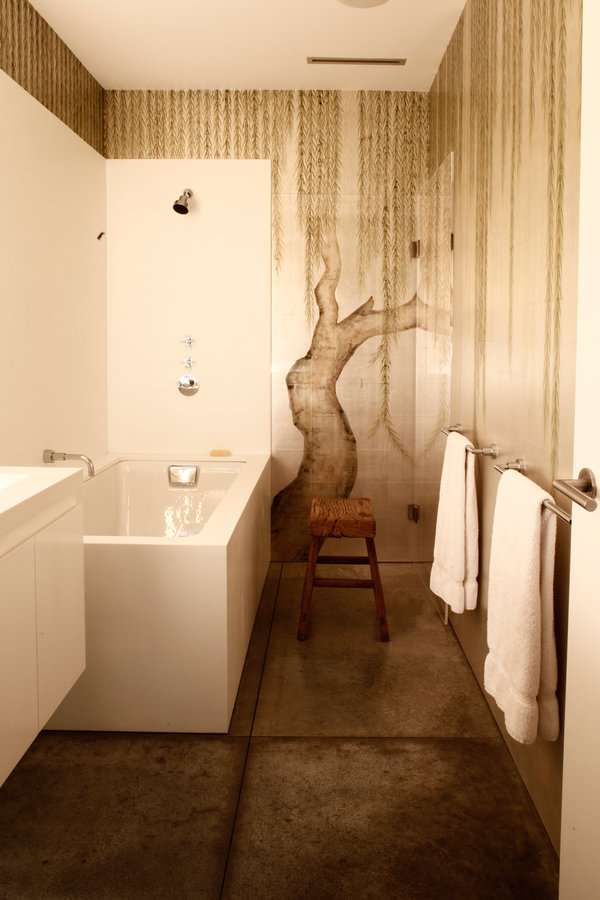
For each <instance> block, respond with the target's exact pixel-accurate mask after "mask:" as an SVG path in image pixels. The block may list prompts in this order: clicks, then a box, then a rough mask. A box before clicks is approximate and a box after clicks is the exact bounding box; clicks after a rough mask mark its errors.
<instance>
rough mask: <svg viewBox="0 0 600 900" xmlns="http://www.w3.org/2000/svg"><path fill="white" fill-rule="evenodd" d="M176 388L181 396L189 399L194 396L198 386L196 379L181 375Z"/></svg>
mask: <svg viewBox="0 0 600 900" xmlns="http://www.w3.org/2000/svg"><path fill="white" fill-rule="evenodd" d="M177 387H178V388H179V392H180V393H181V394H184V395H185V396H186V397H191V396H192V394H195V393H196V392H197V391H198V389H199V387H200V385H199V383H198V379H197V378H195V377H194V375H182V376H181V378H180V379H179V381H178V382H177Z"/></svg>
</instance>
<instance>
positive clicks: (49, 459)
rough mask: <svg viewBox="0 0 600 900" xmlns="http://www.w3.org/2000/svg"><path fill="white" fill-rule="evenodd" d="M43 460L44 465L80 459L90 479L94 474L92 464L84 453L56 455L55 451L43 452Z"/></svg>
mask: <svg viewBox="0 0 600 900" xmlns="http://www.w3.org/2000/svg"><path fill="white" fill-rule="evenodd" d="M43 458H44V462H45V463H53V462H62V461H63V460H65V459H81V460H83V462H84V463H85V464H86V466H87V470H88V475H89V476H90V477H91V476H92V475H93V474H94V463H93V462H92V461H91V459H90V458H89V456H86V455H85V453H58V452H57V451H56V450H44V457H43Z"/></svg>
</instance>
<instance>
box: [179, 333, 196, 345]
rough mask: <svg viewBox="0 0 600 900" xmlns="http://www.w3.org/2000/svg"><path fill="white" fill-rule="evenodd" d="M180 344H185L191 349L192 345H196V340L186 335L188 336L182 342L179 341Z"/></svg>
mask: <svg viewBox="0 0 600 900" xmlns="http://www.w3.org/2000/svg"><path fill="white" fill-rule="evenodd" d="M179 343H180V344H185V345H186V347H191V346H192V344H193V343H194V338H193V337H192V336H191V335H189V334H186V336H185V337H184V339H183V340H182V341H179Z"/></svg>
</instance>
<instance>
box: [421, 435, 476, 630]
mask: <svg viewBox="0 0 600 900" xmlns="http://www.w3.org/2000/svg"><path fill="white" fill-rule="evenodd" d="M472 446H473V445H472V444H471V443H470V441H468V440H467V438H466V437H464V436H463V435H462V434H458V432H456V431H451V432H450V434H449V435H448V440H447V441H446V452H445V453H444V464H443V466H442V479H441V482H440V499H439V503H438V514H437V521H436V526H435V541H434V546H433V565H432V567H431V576H430V580H429V586H430V587H431V590H432V591H433V592H434V594H437V595H438V596H439V597H441V598H442V600H443V601H444V602H445V603H447V604H448V605H449V606H450V608H451V609H452V611H453V612H455V613H461V612H464V611H465V609H475V607H476V606H477V573H478V571H479V522H478V518H477V493H476V489H475V458H474V456H473V454H472V453H467V452H466V448H467V447H472Z"/></svg>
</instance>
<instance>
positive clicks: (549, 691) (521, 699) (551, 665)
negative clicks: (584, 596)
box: [484, 469, 559, 744]
mask: <svg viewBox="0 0 600 900" xmlns="http://www.w3.org/2000/svg"><path fill="white" fill-rule="evenodd" d="M546 499H549V500H552V497H551V496H550V494H547V493H546V491H544V490H542V488H540V487H539V486H538V485H537V484H535V483H534V482H533V481H531V480H530V479H529V478H526V477H525V476H523V475H520V474H519V473H518V472H515V471H513V470H510V469H509V470H507V471H506V472H504V474H503V475H502V477H501V478H500V484H499V486H498V495H497V498H496V509H495V512H494V526H493V532H492V547H491V554H490V582H489V590H488V646H489V653H488V655H487V657H486V660H485V668H484V686H485V689H486V691H487V692H488V693H489V694H491V695H492V697H494V699H495V700H496V703H497V704H498V706H499V707H500V709H502V710H503V711H504V718H505V722H506V729H507V731H508V733H509V734H510V735H512V737H513V738H515V740H517V741H520V743H522V744H532V743H533V742H534V741H535V739H536V737H537V736H538V735H539V736H540V737H541V738H543V739H544V740H546V741H555V740H556V738H557V737H558V733H559V721H558V701H557V699H556V682H557V665H556V644H555V640H554V603H553V600H554V597H553V594H554V591H553V583H554V548H555V541H556V516H555V515H554V513H552V512H551V511H550V510H549V509H545V507H543V506H542V503H543V501H544V500H546Z"/></svg>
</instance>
